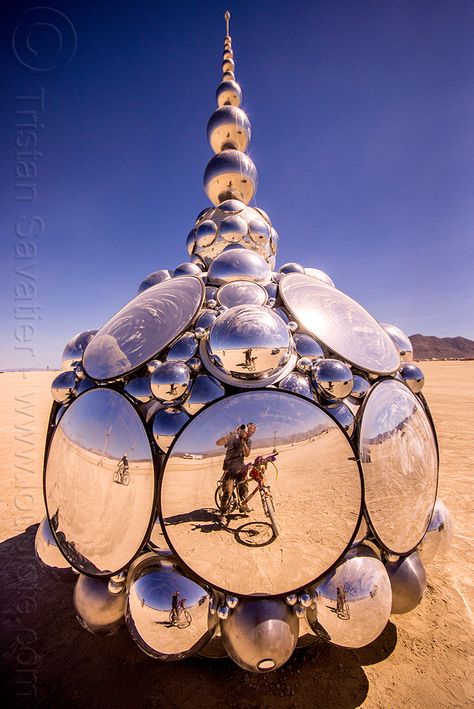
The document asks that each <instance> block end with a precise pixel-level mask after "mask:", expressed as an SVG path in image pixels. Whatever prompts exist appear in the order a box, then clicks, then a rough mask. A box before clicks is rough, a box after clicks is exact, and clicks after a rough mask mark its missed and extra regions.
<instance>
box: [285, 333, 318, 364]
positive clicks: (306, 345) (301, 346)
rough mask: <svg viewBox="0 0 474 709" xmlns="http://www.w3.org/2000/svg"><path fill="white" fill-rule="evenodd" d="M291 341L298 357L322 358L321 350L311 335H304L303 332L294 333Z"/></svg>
mask: <svg viewBox="0 0 474 709" xmlns="http://www.w3.org/2000/svg"><path fill="white" fill-rule="evenodd" d="M293 340H294V343H295V346H296V350H297V352H298V354H299V355H300V357H314V358H319V357H321V358H323V357H324V352H323V348H322V347H321V345H320V344H319V342H318V341H317V340H315V339H314V337H311V335H306V334H305V333H303V332H295V334H294V335H293Z"/></svg>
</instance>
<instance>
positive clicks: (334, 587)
mask: <svg viewBox="0 0 474 709" xmlns="http://www.w3.org/2000/svg"><path fill="white" fill-rule="evenodd" d="M316 590H317V593H318V595H317V599H316V611H313V610H312V609H311V608H309V609H308V612H307V618H308V623H309V625H310V626H311V628H312V629H313V630H314V632H316V633H318V628H319V627H321V626H322V628H323V629H324V631H325V632H326V633H327V636H328V640H329V641H330V642H331V643H333V644H334V645H340V646H342V647H350V648H359V647H363V646H364V645H368V644H369V643H371V642H372V641H373V640H375V639H376V638H377V637H378V636H379V635H380V633H381V632H382V631H383V629H384V628H385V626H386V625H387V623H388V620H389V617H390V610H391V607H392V592H391V587H390V580H389V578H388V575H387V572H386V570H385V568H384V565H383V564H382V562H381V561H380V560H379V559H378V558H377V557H376V555H375V554H374V553H373V552H372V550H371V549H369V548H368V547H366V546H364V545H360V546H358V547H354V548H353V549H351V550H350V551H349V552H348V553H347V554H346V556H345V557H344V559H343V561H342V562H340V563H339V564H338V566H336V568H335V569H334V570H333V571H331V572H330V573H329V574H328V575H327V576H326V577H325V579H324V580H323V581H321V582H320V583H318V585H317V586H316Z"/></svg>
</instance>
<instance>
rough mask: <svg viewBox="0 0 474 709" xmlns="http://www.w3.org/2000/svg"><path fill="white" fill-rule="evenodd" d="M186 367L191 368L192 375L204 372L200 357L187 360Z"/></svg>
mask: <svg viewBox="0 0 474 709" xmlns="http://www.w3.org/2000/svg"><path fill="white" fill-rule="evenodd" d="M186 366H188V367H189V369H190V370H191V373H192V374H199V372H200V371H201V370H202V362H201V360H200V359H199V357H191V358H190V359H187V360H186Z"/></svg>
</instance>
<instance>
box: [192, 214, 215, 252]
mask: <svg viewBox="0 0 474 709" xmlns="http://www.w3.org/2000/svg"><path fill="white" fill-rule="evenodd" d="M216 236H217V224H216V223H215V222H213V221H212V219H205V220H204V221H203V222H201V223H200V224H199V226H198V227H197V229H196V246H199V247H204V246H210V245H211V244H212V243H213V242H214V241H215V239H216Z"/></svg>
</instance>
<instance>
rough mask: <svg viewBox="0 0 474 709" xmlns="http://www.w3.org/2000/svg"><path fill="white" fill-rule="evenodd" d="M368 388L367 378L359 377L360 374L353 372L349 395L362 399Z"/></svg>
mask: <svg viewBox="0 0 474 709" xmlns="http://www.w3.org/2000/svg"><path fill="white" fill-rule="evenodd" d="M369 389H370V384H369V382H368V381H367V379H365V377H361V376H360V374H354V377H353V382H352V389H351V396H352V397H353V398H354V399H363V398H364V396H365V395H366V394H367V392H368V391H369Z"/></svg>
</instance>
